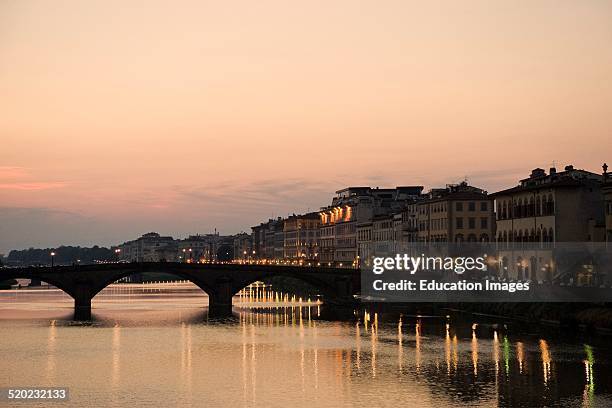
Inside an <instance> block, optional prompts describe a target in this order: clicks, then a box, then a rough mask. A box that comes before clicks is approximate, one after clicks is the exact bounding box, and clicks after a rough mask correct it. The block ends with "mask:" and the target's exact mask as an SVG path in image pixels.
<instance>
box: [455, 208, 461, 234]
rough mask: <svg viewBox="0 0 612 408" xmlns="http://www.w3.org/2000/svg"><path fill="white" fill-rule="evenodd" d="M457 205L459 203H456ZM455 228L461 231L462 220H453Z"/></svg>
mask: <svg viewBox="0 0 612 408" xmlns="http://www.w3.org/2000/svg"><path fill="white" fill-rule="evenodd" d="M457 204H459V203H457ZM455 226H456V227H457V229H463V218H461V217H457V218H456V219H455Z"/></svg>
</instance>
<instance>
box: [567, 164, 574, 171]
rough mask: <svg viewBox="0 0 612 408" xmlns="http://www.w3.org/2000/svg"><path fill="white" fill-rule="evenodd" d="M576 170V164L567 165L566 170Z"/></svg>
mask: <svg viewBox="0 0 612 408" xmlns="http://www.w3.org/2000/svg"><path fill="white" fill-rule="evenodd" d="M572 170H574V166H572V165H571V164H569V165H567V166H565V171H572Z"/></svg>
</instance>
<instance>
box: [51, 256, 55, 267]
mask: <svg viewBox="0 0 612 408" xmlns="http://www.w3.org/2000/svg"><path fill="white" fill-rule="evenodd" d="M50 255H51V267H52V268H53V266H54V264H55V262H54V261H55V252H51V254H50Z"/></svg>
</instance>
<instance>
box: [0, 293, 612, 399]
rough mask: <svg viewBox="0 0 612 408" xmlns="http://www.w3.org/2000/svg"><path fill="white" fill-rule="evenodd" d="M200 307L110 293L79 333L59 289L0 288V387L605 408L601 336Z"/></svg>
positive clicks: (250, 303)
mask: <svg viewBox="0 0 612 408" xmlns="http://www.w3.org/2000/svg"><path fill="white" fill-rule="evenodd" d="M207 301H208V299H207V297H206V295H204V294H203V293H202V292H201V291H200V290H199V289H198V288H197V287H195V286H194V285H192V284H189V283H165V284H146V285H142V284H115V285H111V286H110V287H108V288H106V289H105V290H104V291H103V292H101V293H100V294H99V295H98V296H96V297H95V298H94V301H93V314H94V320H93V322H92V323H90V324H78V323H76V322H72V321H71V316H72V306H73V304H72V300H71V298H69V297H68V296H67V295H65V294H63V293H62V292H61V291H59V290H56V289H19V290H5V291H0V352H1V354H0V355H1V356H2V360H3V361H2V370H0V387H25V386H37V387H52V386H53V387H68V388H69V390H70V391H69V392H70V399H69V401H67V402H55V403H54V405H53V406H75V407H98V406H99V407H123V406H130V407H144V406H152V405H162V406H165V407H191V406H194V407H255V406H261V407H274V406H278V407H281V406H282V407H301V406H308V407H361V406H364V407H380V406H393V407H397V406H422V407H436V408H442V407H457V406H463V405H465V406H472V407H474V406H478V407H496V406H503V407H506V406H512V407H514V406H526V407H536V406H566V407H575V406H602V407H605V406H612V370H611V368H612V366H611V364H612V350H611V349H610V347H612V346H608V347H607V346H606V343H609V342H606V341H605V340H603V341H599V342H597V341H595V342H586V341H584V340H580V339H579V338H576V337H570V338H568V337H567V336H564V335H563V333H557V332H555V331H554V330H540V331H539V330H518V329H515V328H514V326H512V325H507V326H505V322H501V321H500V322H496V321H485V319H484V318H483V319H479V320H474V319H472V318H470V317H468V316H467V315H435V316H413V315H410V314H409V313H407V314H404V315H398V314H394V315H378V314H376V313H373V312H370V313H368V312H367V311H364V310H360V311H355V318H354V319H350V320H349V321H345V322H338V321H325V320H322V318H321V317H322V316H324V315H325V313H323V312H324V311H325V307H326V306H325V305H322V304H318V303H316V302H314V301H313V300H307V299H302V302H301V303H300V302H299V299H291V298H289V299H285V298H277V297H264V298H257V299H254V298H252V297H241V298H235V308H234V310H235V317H234V318H233V319H225V320H223V321H215V320H209V319H208V318H207V316H206V310H205V307H203V305H206V304H207ZM515 326H516V325H515ZM4 403H5V402H3V404H4ZM16 406H20V407H24V406H49V403H39V404H37V403H31V402H20V403H17V404H16Z"/></svg>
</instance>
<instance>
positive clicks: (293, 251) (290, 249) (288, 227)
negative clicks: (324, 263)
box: [283, 212, 320, 262]
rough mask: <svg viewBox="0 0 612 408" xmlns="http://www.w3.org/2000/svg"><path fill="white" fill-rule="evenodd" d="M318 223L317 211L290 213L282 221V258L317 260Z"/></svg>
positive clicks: (289, 259) (300, 260)
mask: <svg viewBox="0 0 612 408" xmlns="http://www.w3.org/2000/svg"><path fill="white" fill-rule="evenodd" d="M319 224H320V219H319V215H318V214H317V213H314V212H313V213H308V214H304V215H295V214H294V215H292V216H290V217H288V218H287V219H286V220H285V221H284V223H283V240H284V244H283V247H284V259H285V260H288V261H299V262H302V261H308V262H318V259H319Z"/></svg>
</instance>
